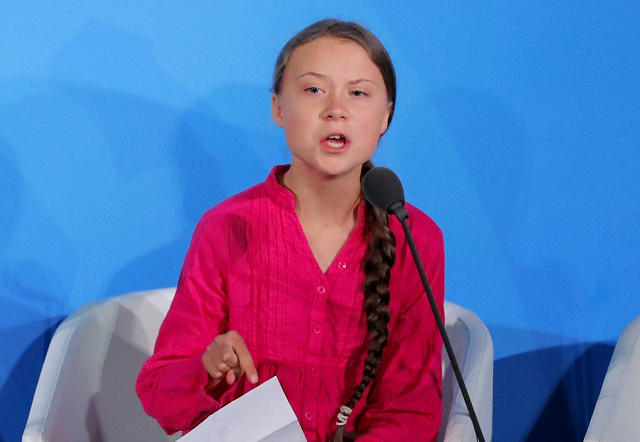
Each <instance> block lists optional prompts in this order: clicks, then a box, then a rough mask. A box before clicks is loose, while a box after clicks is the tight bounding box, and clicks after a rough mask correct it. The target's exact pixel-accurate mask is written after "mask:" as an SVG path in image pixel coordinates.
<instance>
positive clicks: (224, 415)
mask: <svg viewBox="0 0 640 442" xmlns="http://www.w3.org/2000/svg"><path fill="white" fill-rule="evenodd" d="M179 440H180V442H205V441H206V442H276V441H277V442H307V439H306V438H305V437H304V433H303V432H302V428H301V427H300V423H299V422H298V420H297V419H296V415H295V413H294V412H293V409H292V408H291V405H290V404H289V401H288V400H287V397H286V396H285V394H284V391H283V390H282V386H281V385H280V382H279V381H278V378H277V377H275V376H274V377H272V378H271V379H269V380H268V381H267V382H265V383H264V384H262V385H259V386H258V387H256V388H254V389H253V390H251V391H249V392H248V393H246V394H244V395H243V396H241V397H239V398H238V399H236V400H235V401H233V402H231V403H230V404H227V405H226V406H224V407H222V408H221V409H220V410H218V411H216V412H215V413H213V414H212V415H211V416H209V417H208V418H207V419H205V420H204V421H203V422H202V423H201V424H200V425H198V426H197V427H196V428H194V429H193V430H191V431H190V432H189V433H188V434H187V435H185V436H183V437H181V438H180V439H179Z"/></svg>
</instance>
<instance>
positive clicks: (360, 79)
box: [296, 71, 373, 84]
mask: <svg viewBox="0 0 640 442" xmlns="http://www.w3.org/2000/svg"><path fill="white" fill-rule="evenodd" d="M306 75H311V76H312V77H318V78H320V79H325V78H327V76H326V75H323V74H320V73H318V72H314V71H308V72H305V73H304V74H301V75H298V76H297V77H296V80H298V79H300V78H302V77H304V76H306ZM367 81H368V82H369V83H373V81H371V80H369V79H368V78H356V79H355V80H350V81H348V82H347V83H348V84H356V83H363V82H367Z"/></svg>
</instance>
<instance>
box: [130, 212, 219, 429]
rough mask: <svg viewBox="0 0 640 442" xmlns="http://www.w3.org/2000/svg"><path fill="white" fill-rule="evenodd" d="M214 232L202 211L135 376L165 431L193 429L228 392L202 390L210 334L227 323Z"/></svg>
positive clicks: (142, 395)
mask: <svg viewBox="0 0 640 442" xmlns="http://www.w3.org/2000/svg"><path fill="white" fill-rule="evenodd" d="M205 216H206V215H205ZM212 235H213V232H211V229H208V227H207V223H206V222H205V218H204V217H203V219H202V220H201V221H200V222H199V223H198V226H197V227H196V230H195V232H194V235H193V238H192V240H191V245H190V247H189V251H188V252H187V256H186V258H185V261H184V264H183V268H182V273H181V275H180V279H179V281H178V287H177V289H176V295H175V297H174V299H173V302H172V304H171V307H170V308H169V311H168V313H167V316H166V318H165V319H164V321H163V323H162V325H161V327H160V331H159V334H158V338H157V341H156V345H155V349H154V353H153V355H152V356H151V357H150V358H149V359H148V360H147V361H146V362H145V363H144V364H143V366H142V369H141V371H140V374H139V376H138V380H137V382H136V392H137V394H138V396H139V398H140V401H141V403H142V407H143V408H144V410H145V412H146V413H147V414H149V415H150V416H152V417H154V418H155V419H156V420H157V421H158V423H159V424H160V426H161V427H162V428H163V429H164V430H165V431H166V432H167V433H168V434H172V433H175V432H176V431H180V430H182V431H189V430H191V429H192V428H193V427H195V426H196V425H198V424H199V423H200V422H201V421H203V420H204V419H205V418H206V417H207V416H209V415H210V414H211V413H213V412H214V411H216V410H217V409H219V408H220V407H221V405H220V402H221V399H222V396H223V395H224V394H229V392H230V388H227V389H223V390H222V391H220V389H219V388H217V389H216V392H215V393H213V392H211V391H206V390H205V387H206V386H207V384H208V381H209V374H208V373H207V371H206V369H205V368H204V366H203V364H202V359H201V358H202V354H203V353H204V351H205V349H206V348H207V346H208V345H209V344H210V343H211V342H212V341H213V338H215V336H217V335H218V334H220V333H222V332H223V331H224V329H225V328H226V324H227V318H228V314H227V310H228V308H227V296H226V294H225V290H224V286H225V284H224V280H223V277H222V274H223V272H222V267H223V266H222V263H221V262H220V261H221V259H220V257H219V256H217V255H218V253H217V252H216V249H215V241H214V238H213V237H212ZM216 395H217V397H216Z"/></svg>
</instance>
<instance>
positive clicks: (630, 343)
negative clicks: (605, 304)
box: [584, 316, 640, 442]
mask: <svg viewBox="0 0 640 442" xmlns="http://www.w3.org/2000/svg"><path fill="white" fill-rule="evenodd" d="M639 408H640V316H638V317H637V318H636V319H635V320H633V321H632V322H631V323H630V324H629V325H627V326H626V327H625V329H624V330H623V332H622V334H621V335H620V338H619V339H618V342H617V343H616V348H615V350H614V351H613V355H612V356H611V362H609V368H607V374H606V376H605V378H604V383H603V384H602V390H600V395H599V396H598V402H596V406H595V408H594V410H593V415H592V416H591V422H589V429H588V430H587V435H586V436H585V439H584V440H585V442H614V441H632V440H633V441H637V440H640V421H639V420H638V409H639Z"/></svg>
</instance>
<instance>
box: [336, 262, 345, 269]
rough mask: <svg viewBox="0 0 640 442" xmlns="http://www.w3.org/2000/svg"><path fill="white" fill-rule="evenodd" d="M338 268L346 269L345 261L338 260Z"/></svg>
mask: <svg viewBox="0 0 640 442" xmlns="http://www.w3.org/2000/svg"><path fill="white" fill-rule="evenodd" d="M338 268H340V269H346V268H347V263H346V262H344V261H340V262H338Z"/></svg>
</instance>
